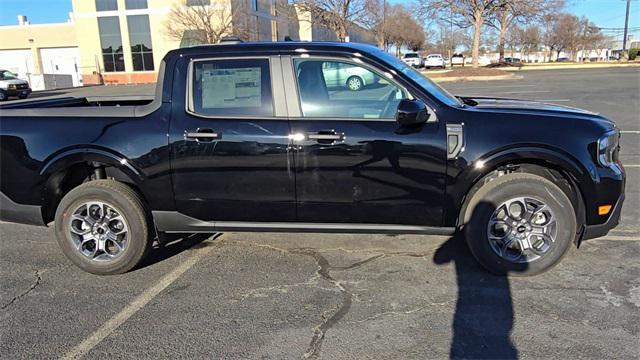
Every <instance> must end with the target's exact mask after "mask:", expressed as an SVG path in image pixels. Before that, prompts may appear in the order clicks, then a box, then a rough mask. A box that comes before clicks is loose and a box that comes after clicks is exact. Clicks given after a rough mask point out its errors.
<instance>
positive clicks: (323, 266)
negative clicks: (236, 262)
mask: <svg viewBox="0 0 640 360" xmlns="http://www.w3.org/2000/svg"><path fill="white" fill-rule="evenodd" d="M233 243H236V244H243V245H247V246H256V247H261V248H265V249H270V250H275V251H279V252H282V253H287V254H295V255H304V256H309V257H311V258H313V259H314V260H315V262H316V264H317V266H318V270H316V273H317V275H318V276H319V277H320V278H322V279H324V280H326V281H328V282H329V283H331V284H332V285H334V286H335V287H336V288H337V289H338V290H339V291H340V292H341V293H342V303H341V304H340V305H338V306H335V307H333V308H331V309H329V310H326V311H325V312H323V313H322V315H321V318H322V320H323V321H322V322H321V323H320V324H319V325H318V326H316V327H314V329H313V336H312V337H311V342H310V343H309V346H308V347H307V351H305V352H304V353H303V354H302V358H303V359H309V358H317V357H319V356H320V350H321V348H322V343H323V342H324V337H325V334H326V333H327V331H328V330H329V329H330V328H332V327H333V326H334V325H335V324H336V323H337V322H338V321H340V319H342V318H343V317H344V316H345V315H346V314H347V313H348V312H349V310H350V309H351V304H352V303H353V296H354V295H353V293H352V292H351V291H350V290H349V289H347V288H346V287H345V286H344V285H343V284H342V283H341V282H340V281H338V280H336V279H334V278H333V277H332V276H331V273H330V272H331V270H343V271H344V270H353V269H356V268H359V267H361V266H363V265H365V264H367V263H369V262H372V261H375V260H377V259H380V258H383V257H385V256H387V254H384V253H382V254H377V255H374V256H371V257H368V258H366V259H364V260H361V261H357V262H355V263H353V264H351V265H347V266H331V264H329V261H328V260H327V259H326V258H325V257H324V256H322V254H320V252H319V251H318V250H317V249H312V248H294V249H284V248H279V247H276V246H272V245H266V244H252V243H249V242H246V241H233ZM407 254H408V255H407V256H416V257H418V256H417V254H413V253H407ZM388 255H392V256H393V255H396V254H388ZM423 256H424V255H423ZM420 257H422V256H420ZM307 283H308V282H307ZM277 287H278V286H276V287H274V288H277ZM280 287H282V285H280ZM331 313H333V315H331V316H329V314H331Z"/></svg>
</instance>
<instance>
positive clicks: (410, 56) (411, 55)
mask: <svg viewBox="0 0 640 360" xmlns="http://www.w3.org/2000/svg"><path fill="white" fill-rule="evenodd" d="M404 57H405V58H417V57H418V54H413V53H409V54H404Z"/></svg>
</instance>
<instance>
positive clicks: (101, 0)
mask: <svg viewBox="0 0 640 360" xmlns="http://www.w3.org/2000/svg"><path fill="white" fill-rule="evenodd" d="M114 10H118V0H96V11H114Z"/></svg>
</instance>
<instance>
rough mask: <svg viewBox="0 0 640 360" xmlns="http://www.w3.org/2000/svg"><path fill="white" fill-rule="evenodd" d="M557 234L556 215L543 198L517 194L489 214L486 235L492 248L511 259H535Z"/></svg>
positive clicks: (551, 243)
mask: <svg viewBox="0 0 640 360" xmlns="http://www.w3.org/2000/svg"><path fill="white" fill-rule="evenodd" d="M556 236H557V222H556V217H555V215H554V213H553V211H552V210H551V208H550V207H549V206H548V205H547V204H545V203H544V202H542V201H540V200H538V199H535V198H531V197H518V198H513V199H510V200H507V201H505V202H503V203H502V204H500V206H498V207H497V208H496V210H495V211H494V212H493V214H492V215H491V218H490V219H489V224H488V227H487V238H488V241H489V243H490V245H491V249H492V250H493V251H494V252H495V253H496V254H497V255H498V256H500V257H501V258H503V259H504V260H507V261H510V262H514V263H528V262H532V261H535V260H537V259H539V258H541V257H542V256H544V255H545V254H546V253H548V252H549V250H550V249H551V248H552V246H553V243H554V242H555V240H556Z"/></svg>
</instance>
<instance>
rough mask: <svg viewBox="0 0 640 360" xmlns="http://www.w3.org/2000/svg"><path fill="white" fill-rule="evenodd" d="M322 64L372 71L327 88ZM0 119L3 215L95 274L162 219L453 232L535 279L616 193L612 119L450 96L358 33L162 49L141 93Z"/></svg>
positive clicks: (599, 230)
mask: <svg viewBox="0 0 640 360" xmlns="http://www.w3.org/2000/svg"><path fill="white" fill-rule="evenodd" d="M328 63H347V64H350V65H351V66H353V67H360V68H362V69H363V70H362V71H367V72H371V73H374V74H376V76H379V77H380V78H384V80H385V81H384V82H383V81H380V83H379V84H380V86H379V87H377V88H376V89H375V90H376V91H369V92H364V91H360V92H349V91H345V92H335V91H329V90H328V88H327V84H326V81H325V77H324V76H323V71H324V70H325V69H328V68H331V66H329V65H325V64H328ZM0 117H1V118H2V126H1V127H0V171H1V174H2V182H0V220H3V221H11V222H18V223H25V224H38V225H45V224H48V223H50V222H53V223H54V224H55V237H56V239H57V241H58V244H59V245H60V247H61V249H62V251H63V253H64V254H65V255H66V256H67V257H68V258H69V259H70V260H71V261H72V262H73V263H75V264H76V265H78V266H79V267H80V268H82V269H84V270H86V271H89V272H92V273H95V274H115V273H122V272H125V271H128V270H130V269H132V268H134V267H135V266H136V265H137V264H138V263H140V261H142V259H144V258H145V255H146V254H147V252H148V251H149V249H150V247H151V244H152V243H153V242H154V241H155V240H156V239H157V241H159V242H160V243H164V242H166V241H167V238H168V237H167V234H171V233H185V232H186V233H189V232H225V231H234V232H237V231H259V232H265V231H288V232H330V233H334V232H345V233H385V234H408V233H413V234H440V235H453V234H455V233H456V232H460V233H461V234H462V235H464V236H465V238H466V242H467V245H468V246H469V248H470V249H471V253H472V254H473V255H474V256H475V258H476V259H477V260H478V261H479V262H480V264H482V265H483V266H484V267H486V268H487V269H489V270H490V271H492V272H494V273H497V274H506V273H511V272H515V273H519V274H523V275H533V274H538V273H540V272H542V271H545V270H547V269H549V268H550V267H552V266H553V265H554V264H556V263H558V262H559V261H560V259H561V258H562V256H563V255H564V254H565V253H566V252H567V250H568V249H569V248H570V247H571V246H573V244H579V243H580V242H581V241H583V240H585V239H590V238H594V237H599V236H603V235H605V234H606V233H607V232H608V231H609V230H610V229H612V228H613V227H615V226H616V225H617V224H618V221H619V219H620V212H621V208H622V203H623V200H624V185H625V173H624V168H623V166H622V164H621V163H620V160H619V156H618V154H619V133H620V132H619V130H618V128H617V127H616V125H615V123H614V122H613V121H611V120H610V119H608V118H606V117H604V116H603V115H600V114H596V113H592V112H589V111H585V110H580V109H575V108H570V107H564V106H560V105H553V104H545V103H538V102H534V101H527V100H514V99H503V98H490V97H476V98H473V97H456V96H453V95H451V94H450V93H449V92H447V91H446V90H444V89H442V88H441V87H439V86H438V85H437V84H435V83H434V82H432V81H430V80H429V79H428V78H426V77H425V76H424V75H422V74H421V73H420V72H418V71H417V70H415V69H413V68H412V67H410V66H408V65H407V64H405V63H404V62H402V61H400V60H399V59H397V58H395V57H394V56H392V55H390V54H388V53H386V52H384V51H382V50H379V49H377V48H375V47H373V46H368V45H362V44H354V43H321V42H318V43H315V42H313V43H308V42H282V43H246V44H242V43H241V44H233V45H231V44H228V45H216V46H197V47H191V48H183V49H177V50H172V51H170V52H169V53H167V55H166V56H165V58H164V60H163V61H162V62H161V64H160V70H159V74H158V83H157V89H156V96H155V98H154V99H143V98H133V99H127V98H122V99H119V98H110V99H104V100H92V99H88V98H83V97H78V98H69V97H65V98H60V99H40V100H32V101H25V102H17V103H8V104H4V105H3V106H0ZM567 133H571V134H572V136H566V134H567ZM245 147H246V149H245ZM389 241H397V240H395V238H389Z"/></svg>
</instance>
